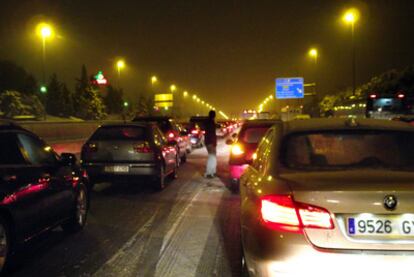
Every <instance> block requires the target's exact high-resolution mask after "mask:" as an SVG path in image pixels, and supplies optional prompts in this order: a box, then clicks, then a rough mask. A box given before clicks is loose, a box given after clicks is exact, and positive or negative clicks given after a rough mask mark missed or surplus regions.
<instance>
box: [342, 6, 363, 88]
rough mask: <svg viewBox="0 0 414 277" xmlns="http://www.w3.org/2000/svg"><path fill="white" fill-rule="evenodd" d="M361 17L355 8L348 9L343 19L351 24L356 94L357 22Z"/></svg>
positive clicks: (353, 76)
mask: <svg viewBox="0 0 414 277" xmlns="http://www.w3.org/2000/svg"><path fill="white" fill-rule="evenodd" d="M358 18H359V11H358V10H357V9H355V8H352V9H349V10H347V11H346V12H345V13H344V15H343V17H342V20H343V21H344V22H345V23H346V24H348V25H351V36H352V37H351V40H352V41H351V43H352V46H351V47H352V94H353V95H355V90H356V57H355V52H356V49H355V23H356V22H357V21H358Z"/></svg>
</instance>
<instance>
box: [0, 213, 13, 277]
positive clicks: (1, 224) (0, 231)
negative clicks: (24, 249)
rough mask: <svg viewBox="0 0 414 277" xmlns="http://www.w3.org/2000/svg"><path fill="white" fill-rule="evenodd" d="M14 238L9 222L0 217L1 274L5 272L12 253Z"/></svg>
mask: <svg viewBox="0 0 414 277" xmlns="http://www.w3.org/2000/svg"><path fill="white" fill-rule="evenodd" d="M11 245H12V238H11V235H10V226H9V224H8V223H7V221H6V220H5V219H4V218H2V217H0V274H1V273H2V272H4V268H5V267H6V265H7V261H8V259H9V256H10V253H11V251H10V250H11Z"/></svg>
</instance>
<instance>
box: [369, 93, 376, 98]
mask: <svg viewBox="0 0 414 277" xmlns="http://www.w3.org/2000/svg"><path fill="white" fill-rule="evenodd" d="M369 98H371V99H375V98H377V95H376V94H370V95H369Z"/></svg>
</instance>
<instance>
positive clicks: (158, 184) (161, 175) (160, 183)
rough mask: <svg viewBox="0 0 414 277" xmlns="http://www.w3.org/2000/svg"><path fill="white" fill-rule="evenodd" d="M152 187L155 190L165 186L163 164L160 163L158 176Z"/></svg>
mask: <svg viewBox="0 0 414 277" xmlns="http://www.w3.org/2000/svg"><path fill="white" fill-rule="evenodd" d="M154 187H155V189H156V190H157V191H159V190H163V189H164V188H165V168H164V165H161V167H160V172H159V176H157V177H156V179H155V184H154Z"/></svg>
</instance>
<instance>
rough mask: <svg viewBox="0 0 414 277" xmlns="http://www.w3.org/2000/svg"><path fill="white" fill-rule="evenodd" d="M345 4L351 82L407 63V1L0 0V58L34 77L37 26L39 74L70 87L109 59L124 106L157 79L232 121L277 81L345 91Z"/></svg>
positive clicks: (411, 11) (413, 18)
mask: <svg viewBox="0 0 414 277" xmlns="http://www.w3.org/2000/svg"><path fill="white" fill-rule="evenodd" d="M350 6H356V7H358V8H359V9H360V11H361V18H360V21H359V22H358V23H357V26H356V36H357V37H356V39H357V82H358V83H363V82H366V81H368V80H369V79H370V78H371V77H372V76H374V75H376V74H379V73H381V72H383V71H386V70H388V69H391V68H404V67H405V66H407V65H410V64H414V45H413V42H414V39H413V38H414V1H409V0H407V1H398V0H372V1H351V2H349V1H333V0H328V1H318V0H306V1H305V0H302V1H299V0H297V1H295V0H291V1H287V0H286V1H277V0H274V1H264V0H263V1H261V0H250V1H235V0H233V1H226V0H221V1H212V0H211V1H197V0H180V1H173V0H169V1H168V0H150V1H141V0H129V1H127V0H118V1H106V0H100V1H99V0H83V1H82V0H66V1H63V0H60V1H59V0H55V1H40V0H19V1H17V0H13V1H10V0H0V59H11V60H14V61H16V62H17V63H18V64H20V65H22V66H24V67H25V68H26V69H27V70H28V71H30V72H32V73H34V74H35V75H36V76H37V77H38V79H40V77H41V70H40V69H41V66H40V65H41V62H40V61H41V55H40V54H41V43H40V41H39V39H38V38H37V37H36V36H35V35H34V34H33V32H34V27H35V24H36V23H37V22H38V21H39V20H41V19H46V20H49V21H51V22H53V23H54V25H55V26H56V27H57V33H58V36H57V37H56V38H55V39H54V40H53V41H50V42H49V43H48V45H47V71H48V73H52V72H56V73H57V74H58V77H59V78H60V79H62V80H64V81H65V82H67V83H68V84H69V85H70V86H71V87H73V85H74V80H75V78H76V77H77V76H78V75H79V74H80V67H81V65H82V64H86V65H87V67H88V70H89V72H90V73H94V72H95V71H96V70H98V69H103V70H104V72H106V73H107V75H108V76H109V77H113V78H115V77H116V75H115V70H114V67H113V63H114V60H115V59H116V58H117V57H124V58H125V60H126V62H127V64H128V68H127V69H126V70H125V71H124V72H123V73H122V85H123V87H124V88H125V91H126V93H127V95H128V97H129V98H130V99H133V98H136V97H137V96H138V95H139V92H140V91H142V90H143V89H144V88H146V87H148V84H149V78H150V76H151V75H152V74H156V75H157V76H158V77H159V79H160V81H161V83H160V85H159V87H158V90H160V91H163V90H164V91H165V90H166V89H167V86H168V85H170V84H171V83H175V84H176V85H177V86H178V87H179V89H186V90H188V91H189V92H190V93H197V94H198V95H199V96H201V97H202V98H204V99H206V100H207V101H209V102H210V103H211V104H213V105H216V106H217V107H218V108H222V109H223V110H224V111H225V112H227V113H233V112H234V113H237V112H239V111H240V110H242V109H245V108H251V107H255V106H257V104H258V103H259V102H260V101H262V99H263V98H264V97H265V96H267V95H269V94H270V93H271V92H272V90H273V89H274V88H273V87H274V79H275V78H276V77H285V76H304V77H305V80H306V81H308V82H312V81H313V79H314V78H315V76H317V77H316V78H317V80H318V84H319V88H320V90H319V93H320V94H326V93H335V92H337V91H338V90H341V89H344V88H346V87H349V86H351V84H352V82H351V48H350V46H351V43H350V42H351V40H350V38H351V36H350V34H351V33H350V28H349V27H347V26H345V25H344V24H343V23H342V22H341V20H340V17H341V14H342V12H343V11H344V10H345V9H346V8H347V7H350ZM311 46H317V47H318V48H319V52H320V54H319V63H318V65H317V68H315V67H314V66H313V64H312V61H311V60H310V58H309V57H308V56H307V51H308V49H309V48H310V47H311ZM315 69H316V70H317V71H316V72H315ZM112 80H113V81H115V80H114V79H112Z"/></svg>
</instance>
